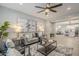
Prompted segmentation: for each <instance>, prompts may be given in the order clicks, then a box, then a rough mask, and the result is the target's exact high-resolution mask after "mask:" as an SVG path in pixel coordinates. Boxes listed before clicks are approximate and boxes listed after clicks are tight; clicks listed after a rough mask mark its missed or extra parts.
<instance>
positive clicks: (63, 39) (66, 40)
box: [53, 35, 79, 56]
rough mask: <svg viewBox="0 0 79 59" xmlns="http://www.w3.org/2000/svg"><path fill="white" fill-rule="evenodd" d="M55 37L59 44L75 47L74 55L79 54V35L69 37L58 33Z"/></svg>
mask: <svg viewBox="0 0 79 59" xmlns="http://www.w3.org/2000/svg"><path fill="white" fill-rule="evenodd" d="M53 39H54V40H57V44H58V45H63V46H65V47H71V48H73V55H74V56H79V37H67V36H63V35H58V36H56V37H54V38H53Z"/></svg>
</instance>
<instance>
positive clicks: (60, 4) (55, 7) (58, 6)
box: [50, 3, 63, 8]
mask: <svg viewBox="0 0 79 59" xmlns="http://www.w3.org/2000/svg"><path fill="white" fill-rule="evenodd" d="M62 5H63V4H62V3H60V4H58V5H55V6H51V7H50V8H56V7H59V6H62Z"/></svg>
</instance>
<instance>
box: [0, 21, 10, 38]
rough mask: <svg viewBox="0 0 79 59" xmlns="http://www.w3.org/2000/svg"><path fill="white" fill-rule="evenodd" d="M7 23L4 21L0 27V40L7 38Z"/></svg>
mask: <svg viewBox="0 0 79 59" xmlns="http://www.w3.org/2000/svg"><path fill="white" fill-rule="evenodd" d="M9 25H10V24H9V22H8V21H5V22H4V23H3V24H2V25H1V26H0V38H1V39H3V38H6V37H8V32H7V29H8V28H9Z"/></svg>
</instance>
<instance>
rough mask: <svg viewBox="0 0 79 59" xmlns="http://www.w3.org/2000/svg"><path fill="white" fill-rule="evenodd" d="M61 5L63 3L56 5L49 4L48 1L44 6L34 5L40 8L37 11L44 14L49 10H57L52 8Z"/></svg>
mask: <svg viewBox="0 0 79 59" xmlns="http://www.w3.org/2000/svg"><path fill="white" fill-rule="evenodd" d="M62 5H63V4H62V3H60V4H57V5H53V6H51V4H50V3H47V4H46V6H45V7H41V6H35V7H36V8H40V9H42V10H41V11H38V13H41V12H45V15H48V13H49V11H51V12H57V11H56V10H54V9H53V8H56V7H60V6H62Z"/></svg>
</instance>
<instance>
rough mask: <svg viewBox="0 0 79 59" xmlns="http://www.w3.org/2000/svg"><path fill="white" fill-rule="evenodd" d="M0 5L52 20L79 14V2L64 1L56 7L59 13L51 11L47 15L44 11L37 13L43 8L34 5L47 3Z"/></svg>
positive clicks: (76, 16)
mask: <svg viewBox="0 0 79 59" xmlns="http://www.w3.org/2000/svg"><path fill="white" fill-rule="evenodd" d="M0 5H2V6H6V7H8V8H11V9H15V10H18V11H21V12H24V13H26V14H29V15H33V16H36V17H40V18H43V19H46V20H51V21H63V20H65V19H66V20H67V19H69V18H70V19H73V18H74V19H76V18H78V16H79V3H63V6H61V7H57V8H54V9H55V10H57V13H53V12H51V13H50V14H49V16H46V15H45V14H44V13H37V11H40V10H41V9H37V8H35V7H34V6H45V3H24V4H23V5H20V4H19V3H2V4H0ZM67 8H71V10H67Z"/></svg>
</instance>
